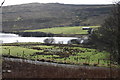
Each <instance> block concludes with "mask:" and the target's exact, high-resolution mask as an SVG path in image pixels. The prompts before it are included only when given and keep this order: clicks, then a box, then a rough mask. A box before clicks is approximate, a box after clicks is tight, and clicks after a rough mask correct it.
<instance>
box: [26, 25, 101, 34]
mask: <svg viewBox="0 0 120 80" xmlns="http://www.w3.org/2000/svg"><path fill="white" fill-rule="evenodd" d="M82 27H90V28H97V27H99V26H74V27H55V28H45V29H36V30H25V31H24V32H45V33H53V34H87V30H82Z"/></svg>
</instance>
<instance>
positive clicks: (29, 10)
mask: <svg viewBox="0 0 120 80" xmlns="http://www.w3.org/2000/svg"><path fill="white" fill-rule="evenodd" d="M110 9H111V5H70V4H59V3H47V4H43V3H30V4H22V5H13V6H4V7H3V31H7V32H8V31H20V30H31V29H42V28H49V27H61V26H62V27H63V26H85V25H90V26H96V25H97V26H98V25H100V24H101V23H102V22H103V19H104V18H105V17H107V15H108V13H109V11H110Z"/></svg>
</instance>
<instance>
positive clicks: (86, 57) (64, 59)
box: [1, 43, 116, 67]
mask: <svg viewBox="0 0 120 80" xmlns="http://www.w3.org/2000/svg"><path fill="white" fill-rule="evenodd" d="M13 44H15V43H13ZM16 44H17V43H16ZM29 44H30V43H29ZM32 44H33V43H32ZM11 45H12V44H11ZM1 49H2V55H3V56H8V57H9V56H14V57H18V58H25V59H32V60H38V61H39V60H40V61H41V60H45V61H51V62H56V63H66V64H77V65H85V64H88V65H90V66H94V65H95V64H96V66H106V67H109V66H108V65H109V63H110V60H109V53H108V52H105V51H102V52H100V51H98V50H96V49H89V48H82V47H69V46H62V47H61V46H58V45H57V46H55V45H50V46H48V45H40V44H39V45H38V44H36V45H31V46H30V45H23V44H21V46H13V45H12V46H10V45H8V46H7V45H6V46H2V48H1ZM115 66H116V65H114V67H115Z"/></svg>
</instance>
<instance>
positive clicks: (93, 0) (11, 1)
mask: <svg viewBox="0 0 120 80" xmlns="http://www.w3.org/2000/svg"><path fill="white" fill-rule="evenodd" d="M3 1H4V0H0V3H2V2H3ZM115 1H116V0H5V3H4V4H3V6H7V5H16V4H25V3H32V2H39V3H64V4H112V3H114V2H115Z"/></svg>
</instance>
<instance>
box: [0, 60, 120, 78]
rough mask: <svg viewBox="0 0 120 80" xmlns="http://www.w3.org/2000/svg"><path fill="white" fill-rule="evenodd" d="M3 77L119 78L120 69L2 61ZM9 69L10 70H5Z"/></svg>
mask: <svg viewBox="0 0 120 80" xmlns="http://www.w3.org/2000/svg"><path fill="white" fill-rule="evenodd" d="M2 68H3V70H4V72H3V74H2V77H3V78H116V79H118V78H120V69H118V68H117V69H111V72H110V68H94V69H91V68H89V67H80V68H70V67H69V68H65V67H58V66H56V67H55V66H50V65H49V66H47V65H35V64H30V63H26V62H12V61H5V60H4V61H3V63H2ZM5 70H10V71H8V72H7V71H5Z"/></svg>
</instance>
